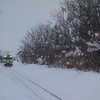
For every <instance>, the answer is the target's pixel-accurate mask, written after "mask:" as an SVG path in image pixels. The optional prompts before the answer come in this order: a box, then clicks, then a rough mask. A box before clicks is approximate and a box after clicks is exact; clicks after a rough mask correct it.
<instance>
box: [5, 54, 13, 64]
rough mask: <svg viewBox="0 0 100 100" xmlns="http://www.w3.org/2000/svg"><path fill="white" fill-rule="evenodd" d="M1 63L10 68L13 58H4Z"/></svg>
mask: <svg viewBox="0 0 100 100" xmlns="http://www.w3.org/2000/svg"><path fill="white" fill-rule="evenodd" d="M3 63H4V65H5V66H12V65H13V57H12V56H11V55H7V56H4V57H3Z"/></svg>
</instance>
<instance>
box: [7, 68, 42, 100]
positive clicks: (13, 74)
mask: <svg viewBox="0 0 100 100" xmlns="http://www.w3.org/2000/svg"><path fill="white" fill-rule="evenodd" d="M6 70H7V71H8V72H9V73H10V74H12V75H13V76H14V77H15V78H16V79H17V80H19V81H20V82H21V83H22V84H23V85H24V86H25V87H26V88H27V89H28V90H30V91H31V92H32V93H33V94H35V95H36V96H37V97H38V98H39V99H40V100H43V99H42V98H41V97H40V96H39V95H38V94H36V93H35V92H34V91H33V90H32V89H31V88H29V87H28V86H27V85H26V84H25V83H24V82H22V81H21V80H20V79H19V78H18V77H16V75H14V74H13V73H12V72H11V71H9V70H8V69H7V68H6Z"/></svg>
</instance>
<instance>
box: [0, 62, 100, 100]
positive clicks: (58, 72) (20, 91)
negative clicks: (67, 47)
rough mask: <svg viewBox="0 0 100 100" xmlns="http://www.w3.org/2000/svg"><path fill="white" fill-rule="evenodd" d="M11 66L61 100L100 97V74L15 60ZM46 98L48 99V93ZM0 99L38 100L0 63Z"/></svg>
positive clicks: (94, 99)
mask: <svg viewBox="0 0 100 100" xmlns="http://www.w3.org/2000/svg"><path fill="white" fill-rule="evenodd" d="M7 69H8V68H7ZM11 69H13V70H15V71H17V72H18V73H21V74H22V75H24V76H25V77H27V78H28V79H30V80H32V81H33V82H35V83H37V84H38V85H39V86H41V87H43V88H45V89H46V90H48V91H50V92H52V93H53V94H55V95H57V96H58V97H60V98H61V99H62V100H100V74H98V73H93V72H82V71H76V70H73V69H60V68H59V69H56V68H47V67H46V66H41V65H34V64H30V65H24V64H21V63H15V64H14V66H13V67H11ZM34 91H35V89H34ZM43 92H44V91H43ZM38 95H41V94H38ZM47 98H48V100H49V96H48V97H47ZM42 99H43V98H42ZM0 100H40V99H39V98H37V97H36V96H35V95H34V94H33V93H32V92H31V91H29V90H28V89H27V88H26V87H25V86H24V85H23V84H21V82H20V81H19V80H17V79H15V78H14V77H13V76H12V75H11V74H10V73H9V72H8V71H7V70H6V68H5V67H4V66H2V65H0ZM43 100H44V99H43ZM55 100H56V99H55Z"/></svg>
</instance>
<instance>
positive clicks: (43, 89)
mask: <svg viewBox="0 0 100 100" xmlns="http://www.w3.org/2000/svg"><path fill="white" fill-rule="evenodd" d="M9 69H10V71H9V72H10V73H11V74H12V72H14V73H16V74H17V75H19V76H21V77H22V78H24V79H26V80H27V81H28V82H30V83H32V84H33V85H35V86H37V87H38V88H40V89H41V90H42V91H45V92H47V93H48V94H49V95H51V96H53V97H55V98H56V99H58V100H62V99H61V98H60V97H58V96H56V95H55V94H53V93H51V92H50V91H48V90H47V89H45V88H43V87H41V86H40V85H38V84H37V83H35V82H33V81H31V80H30V79H28V78H26V77H25V76H23V75H22V74H20V73H18V72H16V71H15V70H13V69H12V68H9ZM7 70H8V69H7ZM11 71H12V72H11ZM13 76H15V77H16V75H14V74H13ZM16 78H17V79H18V77H16ZM18 80H19V81H20V82H21V83H22V84H23V85H24V86H25V87H27V88H28V89H29V90H30V91H31V92H33V93H34V94H35V95H36V96H37V97H39V99H41V100H42V98H41V97H40V96H39V95H37V94H36V93H35V92H34V91H33V90H32V89H30V88H29V87H28V86H27V85H26V84H25V83H23V82H22V81H21V80H20V79H18Z"/></svg>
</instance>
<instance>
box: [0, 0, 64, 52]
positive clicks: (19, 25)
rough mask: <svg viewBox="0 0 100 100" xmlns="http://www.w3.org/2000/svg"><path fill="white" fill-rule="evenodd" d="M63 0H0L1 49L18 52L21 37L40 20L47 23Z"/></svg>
mask: <svg viewBox="0 0 100 100" xmlns="http://www.w3.org/2000/svg"><path fill="white" fill-rule="evenodd" d="M60 1H62V0H0V9H1V10H2V13H1V14H0V50H2V51H10V52H11V53H12V52H17V50H18V46H19V45H20V42H19V41H20V39H22V38H23V37H24V36H25V33H26V32H27V31H28V30H29V29H30V28H31V27H32V26H34V25H36V24H37V23H38V22H42V23H45V22H46V20H49V19H51V18H50V16H51V15H50V12H51V11H53V10H54V9H57V8H59V2H60Z"/></svg>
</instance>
